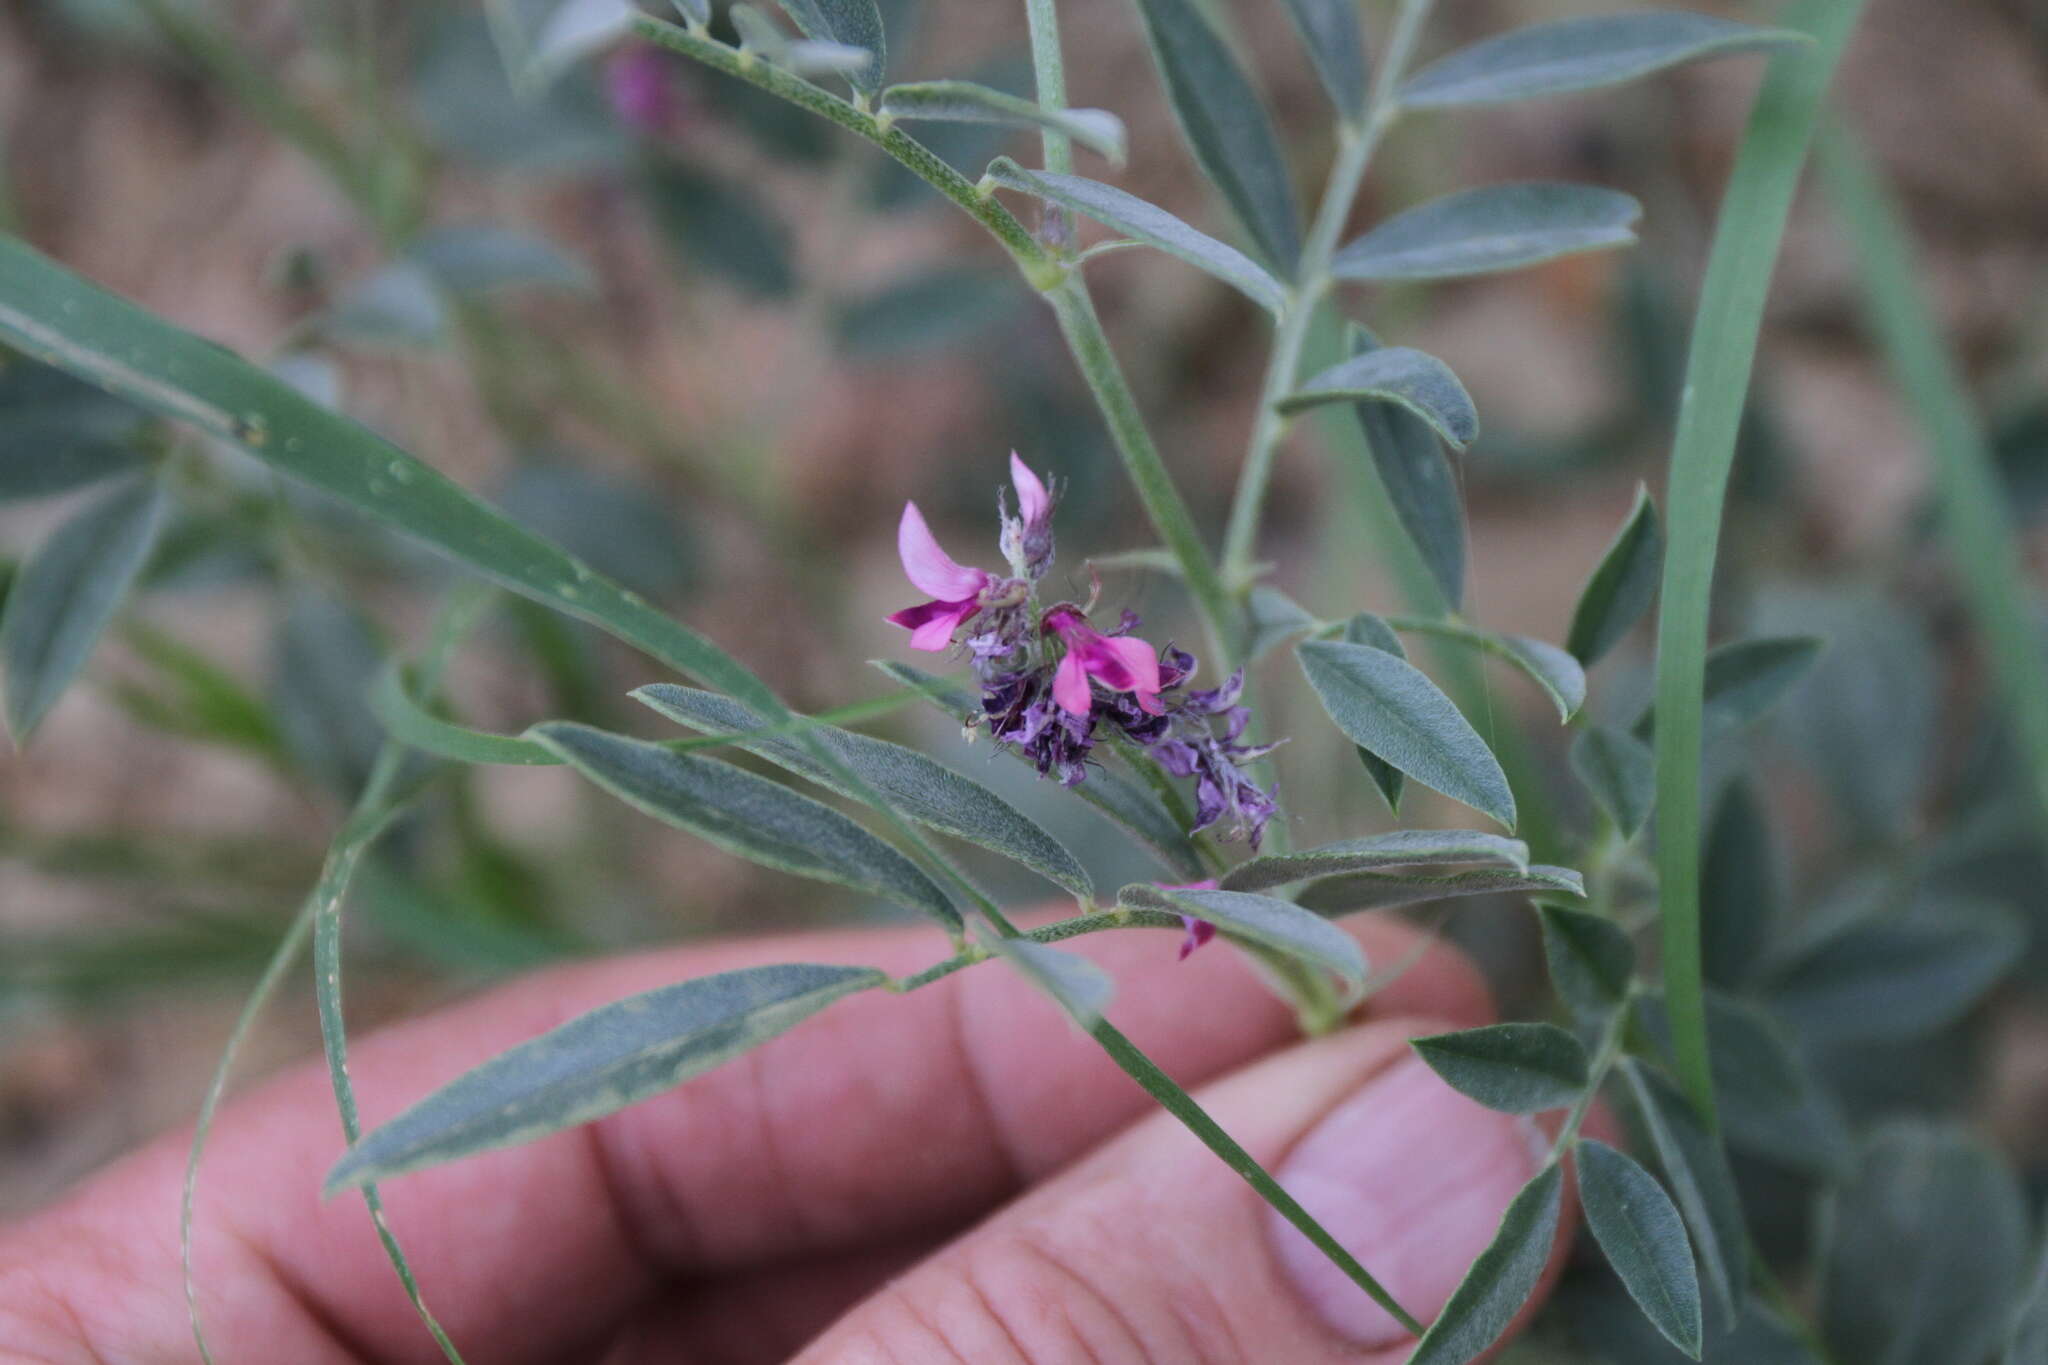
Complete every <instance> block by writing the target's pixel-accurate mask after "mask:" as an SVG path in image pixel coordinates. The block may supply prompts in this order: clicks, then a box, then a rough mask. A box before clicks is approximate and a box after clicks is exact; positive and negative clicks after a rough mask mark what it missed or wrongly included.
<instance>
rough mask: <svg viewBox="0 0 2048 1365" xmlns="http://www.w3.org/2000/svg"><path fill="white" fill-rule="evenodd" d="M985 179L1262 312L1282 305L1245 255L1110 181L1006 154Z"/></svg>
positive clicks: (1282, 292) (1276, 287)
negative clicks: (1171, 260) (1147, 251)
mask: <svg viewBox="0 0 2048 1365" xmlns="http://www.w3.org/2000/svg"><path fill="white" fill-rule="evenodd" d="M988 178H989V180H990V181H991V182H993V183H994V184H997V185H1000V186H1002V187H1003V188H1004V189H1008V190H1017V191H1019V192H1020V193H1023V194H1029V195H1034V196H1036V197H1037V198H1040V199H1044V200H1046V201H1048V202H1049V203H1054V204H1059V205H1061V206H1062V207H1064V208H1070V209H1072V210H1073V211H1074V212H1076V213H1078V214H1081V215H1082V216H1083V217H1087V218H1093V219H1094V220H1095V221H1096V222H1098V223H1101V224H1103V225H1104V226H1105V227H1110V228H1114V229H1116V230H1117V231H1118V232H1121V233H1123V234H1124V235H1125V236H1126V237H1131V238H1134V239H1135V240H1137V241H1140V242H1143V243H1144V244H1145V245H1147V246H1150V247H1156V248H1158V249H1159V250H1161V251H1164V252H1166V253H1167V254H1168V255H1169V256H1177V257H1179V258H1180V259H1181V260H1183V261H1185V262H1187V263H1188V264H1189V265H1191V266H1194V267H1195V268H1196V269H1197V270H1202V271H1206V272H1208V273H1209V274H1211V275H1214V276H1215V277H1216V278H1217V279H1219V280H1221V281H1223V282H1224V283H1225V284H1227V285H1229V286H1230V287H1231V288H1233V289H1235V290H1237V291H1238V292H1239V293H1241V294H1243V295H1244V296H1245V297H1246V298H1248V299H1250V300H1251V301H1252V302H1253V303H1256V304H1258V305H1259V307H1261V308H1263V309H1265V310H1266V311H1267V312H1269V313H1272V314H1275V315H1278V314H1279V313H1280V312H1281V311H1282V310H1283V309H1285V308H1286V306H1287V290H1286V288H1285V287H1284V286H1283V285H1282V284H1281V283H1280V281H1279V280H1277V279H1275V278H1274V277H1273V274H1272V272H1270V271H1269V270H1267V269H1266V268H1265V267H1264V266H1262V265H1260V264H1259V263H1258V262H1257V261H1255V260H1253V259H1252V258H1251V257H1249V256H1247V255H1245V254H1244V253H1243V252H1242V251H1239V250H1238V249H1237V248H1236V247H1234V246H1231V245H1229V244H1228V243H1225V242H1219V241H1217V240H1216V239H1215V238H1214V237H1211V236H1209V235H1208V234H1207V233H1205V232H1200V231H1198V230H1196V229H1195V228H1192V227H1189V226H1188V225H1187V224H1186V223H1184V222H1182V221H1181V220H1180V219H1178V218H1176V217H1174V216H1173V215H1172V214H1170V213H1168V212H1167V211H1166V210H1165V209H1163V208H1160V207H1159V206H1158V205H1157V204H1151V203H1147V202H1146V201H1145V200H1143V199H1140V198H1138V197H1137V196H1136V195H1134V194H1127V193H1125V192H1124V191H1122V190H1120V189H1118V188H1116V186H1114V185H1105V184H1103V183H1102V182H1101V181H1099V180H1089V179H1087V178H1086V177H1085V176H1079V175H1059V174H1055V173H1054V172H1052V171H1028V170H1025V169H1024V168H1023V167H1022V166H1019V165H1018V164H1017V163H1016V162H1014V161H1012V160H1010V158H1008V157H1006V156H999V157H997V158H996V159H995V160H994V161H992V162H990V163H989V168H988Z"/></svg>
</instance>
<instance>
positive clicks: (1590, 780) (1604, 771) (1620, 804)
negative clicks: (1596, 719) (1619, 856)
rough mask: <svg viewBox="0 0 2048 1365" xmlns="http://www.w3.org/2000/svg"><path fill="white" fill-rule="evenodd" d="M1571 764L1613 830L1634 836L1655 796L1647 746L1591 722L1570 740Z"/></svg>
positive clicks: (1624, 733)
mask: <svg viewBox="0 0 2048 1365" xmlns="http://www.w3.org/2000/svg"><path fill="white" fill-rule="evenodd" d="M1571 763H1572V772H1573V773H1575V774H1576V775H1577V776H1578V779H1579V781H1581V782H1583V783H1584V784H1585V786H1586V790H1587V791H1589V792H1591V793H1592V794H1593V800H1594V801H1595V802H1596V803H1597V804H1598V805H1599V807H1600V809H1601V811H1602V812H1604V813H1605V814H1606V816H1607V818H1608V819H1609V820H1612V821H1613V822H1614V828H1615V830H1616V832H1617V833H1619V834H1620V835H1621V837H1622V838H1624V839H1633V838H1635V837H1636V832H1637V831H1638V830H1640V829H1642V827H1643V822H1644V821H1645V820H1648V819H1649V818H1650V807H1651V806H1652V805H1653V804H1654V803H1655V802H1656V799H1657V768H1656V760H1655V759H1654V758H1653V757H1652V756H1651V754H1650V746H1649V745H1647V744H1645V743H1643V742H1642V741H1641V740H1639V739H1637V738H1636V737H1635V736H1634V735H1631V734H1630V733H1628V731H1626V730H1620V729H1616V728H1615V727H1614V726H1612V725H1591V726H1588V727H1587V728H1586V729H1585V730H1584V731H1583V732H1582V733H1581V734H1580V735H1579V737H1578V738H1577V739H1575V740H1573V741H1572V752H1571Z"/></svg>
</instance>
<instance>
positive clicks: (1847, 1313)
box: [1820, 1123, 2028, 1365]
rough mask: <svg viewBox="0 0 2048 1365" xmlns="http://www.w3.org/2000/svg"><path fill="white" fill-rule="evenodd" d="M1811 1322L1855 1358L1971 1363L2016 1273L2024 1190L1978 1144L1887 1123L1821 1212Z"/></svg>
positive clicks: (1993, 1335)
mask: <svg viewBox="0 0 2048 1365" xmlns="http://www.w3.org/2000/svg"><path fill="white" fill-rule="evenodd" d="M1822 1228H1823V1235H1822V1244H1823V1247H1824V1251H1823V1255H1822V1271H1821V1313H1820V1318H1821V1330H1822V1334H1823V1336H1824V1337H1825V1338H1826V1340H1827V1344H1828V1348H1829V1350H1830V1351H1832V1352H1833V1354H1834V1356H1835V1358H1836V1359H1837V1360H1843V1361H1855V1362H1856V1363H1857V1365H1978V1363H1979V1362H1981V1361H1982V1360H1984V1359H1985V1358H1986V1357H1987V1356H1989V1355H1990V1354H1991V1352H1992V1351H1993V1350H1995V1349H1996V1347H1997V1345H1998V1343H1999V1339H2000V1337H2001V1336H2002V1335H2003V1333H2004V1331H2005V1324H2006V1322H2007V1321H2008V1317H2009V1315H2010V1313H2011V1312H2012V1309H2013V1306H2014V1303H2015V1301H2016V1298H2017V1295H2018V1293H2019V1291H2020V1288H2021V1286H2022V1285H2023V1284H2024V1282H2025V1277H2026V1272H2027V1268H2028V1267H2027V1261H2028V1253H2027V1216H2026V1195H2025V1193H2024V1191H2022V1189H2021V1188H2020V1185H2019V1182H2018V1181H2017V1180H2016V1179H2014V1177H2013V1174H2012V1172H2011V1171H2010V1170H2009V1169H2007V1167H2006V1165H2005V1163H2004V1162H2003V1161H2002V1160H2000V1158H1999V1157H1998V1156H1997V1155H1996V1154H1994V1153H1993V1152H1992V1151H1990V1150H1989V1149H1988V1148H1987V1147H1985V1146H1984V1144H1983V1143H1981V1142H1979V1141H1978V1140H1977V1139H1976V1138H1974V1137H1971V1136H1969V1135H1968V1134H1966V1133H1964V1132H1962V1131H1960V1130H1957V1129H1951V1128H1946V1127H1936V1126H1932V1125H1926V1124H1918V1123H1894V1124H1891V1125H1888V1126H1887V1127H1885V1128H1882V1129H1880V1130H1879V1131H1878V1132H1877V1134H1876V1135H1875V1136H1873V1137H1872V1139H1871V1140H1870V1142H1869V1144H1868V1145H1867V1146H1866V1147H1865V1148H1864V1150H1863V1153H1862V1157H1861V1160H1860V1161H1859V1162H1858V1163H1857V1168H1856V1172H1855V1175H1854V1177H1853V1178H1852V1179H1851V1180H1850V1181H1849V1182H1848V1183H1847V1184H1845V1185H1843V1186H1842V1187H1841V1188H1840V1189H1838V1190H1836V1191H1835V1192H1834V1193H1833V1196H1832V1198H1831V1199H1830V1200H1829V1202H1828V1204H1827V1205H1826V1206H1825V1208H1824V1212H1823V1214H1822Z"/></svg>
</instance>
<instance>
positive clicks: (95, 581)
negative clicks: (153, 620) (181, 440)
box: [0, 478, 164, 745]
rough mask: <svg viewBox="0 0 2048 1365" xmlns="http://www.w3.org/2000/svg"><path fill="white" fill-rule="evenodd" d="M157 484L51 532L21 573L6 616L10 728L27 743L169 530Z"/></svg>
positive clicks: (128, 491) (1, 662)
mask: <svg viewBox="0 0 2048 1365" xmlns="http://www.w3.org/2000/svg"><path fill="white" fill-rule="evenodd" d="M163 516H164V495H163V490H162V487H161V486H160V485H159V484H158V483H157V481H156V480H155V479H149V478H145V479H140V480H137V481H135V482H132V483H128V484H124V485H123V486H121V487H119V488H116V489H115V490H114V491H113V492H111V493H107V494H103V495H101V496H100V497H99V498H98V499H96V500H95V501H93V502H92V503H90V504H88V505H87V506H86V507H85V508H84V509H83V510H82V511H80V512H78V513H76V514H74V515H73V516H72V517H71V519H70V520H68V521H66V522H65V523H64V524H63V525H61V526H59V527H58V528H57V529H56V530H54V531H52V532H51V533H50V535H49V538H48V539H46V540H45V541H44V542H43V543H42V544H41V545H40V546H38V547H37V549H36V551H35V553H33V554H32V555H30V556H29V557H28V560H27V562H25V563H24V564H23V565H22V566H21V568H20V569H19V570H18V571H17V572H16V573H15V576H14V580H13V582H12V583H11V584H10V585H9V587H8V590H7V599H6V612H5V616H4V618H0V666H4V668H5V670H6V682H7V730H8V733H9V734H11V735H13V736H14V742H15V743H16V744H17V745H21V744H26V743H27V742H28V737H29V735H30V734H31V733H32V732H33V731H34V730H35V728H36V725H37V724H38V723H39V722H40V721H41V720H42V718H43V716H44V714H45V713H46V712H48V711H49V709H50V707H52V706H53V705H55V704H56V701H57V698H59V697H61V696H62V695H64V689H65V688H66V687H68V686H70V685H71V680H72V678H74V677H75V676H77V673H78V670H79V669H80V668H82V667H83V666H84V665H85V660H86V657H87V656H88V655H90V654H91V653H92V650H93V646H94V645H96V644H98V643H99V638H100V634H101V632H103V631H104V630H106V628H107V623H108V622H109V621H111V620H113V618H114V613H115V611H116V610H118V609H119V607H120V605H121V602H122V600H123V599H124V598H126V597H127V595H128V589H129V588H130V587H131V586H132V585H133V584H134V582H135V576H136V575H137V574H138V573H140V572H141V571H142V566H143V564H144V562H145V561H147V560H148V558H149V550H150V546H151V545H153V544H155V542H156V536H157V531H158V529H159V528H160V527H161V526H162V524H163Z"/></svg>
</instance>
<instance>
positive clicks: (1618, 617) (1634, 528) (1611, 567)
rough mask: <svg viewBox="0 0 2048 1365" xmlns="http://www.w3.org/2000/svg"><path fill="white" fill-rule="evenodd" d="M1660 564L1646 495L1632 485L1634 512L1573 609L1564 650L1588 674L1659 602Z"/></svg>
mask: <svg viewBox="0 0 2048 1365" xmlns="http://www.w3.org/2000/svg"><path fill="white" fill-rule="evenodd" d="M1663 562H1664V530H1663V528H1662V527H1661V526H1659V525H1658V524H1657V507H1656V504H1655V503H1653V502H1651V501H1650V490H1649V489H1647V488H1645V487H1644V486H1643V485H1642V484H1637V485H1636V501H1635V506H1634V507H1632V508H1630V509H1629V514H1628V519H1627V520H1626V521H1624V522H1622V524H1621V530H1620V531H1618V532H1616V533H1615V537H1614V539H1613V541H1612V542H1610V543H1609V545H1608V546H1607V552H1606V553H1605V554H1603V555H1601V556H1600V563H1599V565H1598V566H1597V567H1595V568H1594V570H1593V576H1592V577H1591V578H1589V579H1587V580H1586V586H1585V588H1584V589H1583V590H1582V591H1581V592H1580V593H1579V602H1578V605H1577V606H1576V607H1574V608H1573V609H1572V625H1571V630H1570V631H1569V632H1568V633H1567V634H1566V635H1565V648H1566V649H1568V650H1570V651H1571V653H1572V655H1573V657H1574V658H1576V659H1577V660H1578V661H1579V662H1580V663H1582V664H1584V665H1585V666H1586V667H1588V668H1591V667H1592V666H1593V665H1594V664H1596V663H1598V662H1599V661H1600V659H1601V658H1602V657H1604V656H1605V655H1606V653H1607V652H1608V651H1609V650H1611V649H1613V648H1614V647H1615V645H1617V644H1619V643H1620V642H1621V639H1622V637H1623V636H1625V635H1627V634H1628V632H1629V628H1630V627H1631V626H1633V625H1635V623H1636V622H1637V621H1638V620H1640V619H1642V615H1643V613H1644V612H1646V611H1648V610H1649V609H1650V604H1651V603H1652V602H1654V601H1656V600H1657V574H1658V572H1659V570H1660V569H1661V568H1662V567H1663Z"/></svg>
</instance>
